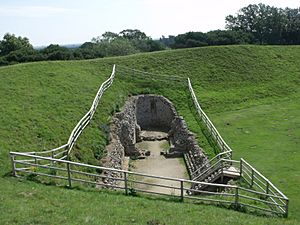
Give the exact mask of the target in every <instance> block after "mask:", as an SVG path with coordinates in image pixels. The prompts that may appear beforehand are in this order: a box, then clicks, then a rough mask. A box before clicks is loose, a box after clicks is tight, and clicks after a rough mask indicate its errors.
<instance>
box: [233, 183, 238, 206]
mask: <svg viewBox="0 0 300 225" xmlns="http://www.w3.org/2000/svg"><path fill="white" fill-rule="evenodd" d="M234 204H235V207H236V208H237V207H238V204H239V187H238V186H236V187H235V199H234Z"/></svg>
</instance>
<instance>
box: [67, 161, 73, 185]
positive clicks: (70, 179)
mask: <svg viewBox="0 0 300 225" xmlns="http://www.w3.org/2000/svg"><path fill="white" fill-rule="evenodd" d="M67 171H68V182H69V187H70V188H71V187H72V178H71V171H70V164H69V163H67Z"/></svg>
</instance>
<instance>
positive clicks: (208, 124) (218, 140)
mask: <svg viewBox="0 0 300 225" xmlns="http://www.w3.org/2000/svg"><path fill="white" fill-rule="evenodd" d="M188 88H189V91H190V93H191V97H192V99H193V102H194V105H195V107H196V110H197V113H198V115H199V117H200V119H201V120H202V122H203V123H204V124H205V126H206V128H207V130H208V132H210V134H211V137H212V138H213V139H214V141H215V142H216V143H217V145H218V146H219V148H220V149H221V153H224V152H226V154H224V155H222V156H223V157H226V158H230V159H231V158H232V149H231V148H230V147H229V146H228V145H227V143H226V142H225V141H224V139H223V138H222V136H221V135H220V134H219V132H218V130H217V129H216V127H215V126H214V125H213V123H212V122H211V120H210V119H209V118H208V116H207V115H206V113H205V112H204V111H203V110H202V108H201V106H200V104H199V102H198V100H197V97H196V95H195V92H194V89H193V87H192V83H191V80H190V78H188Z"/></svg>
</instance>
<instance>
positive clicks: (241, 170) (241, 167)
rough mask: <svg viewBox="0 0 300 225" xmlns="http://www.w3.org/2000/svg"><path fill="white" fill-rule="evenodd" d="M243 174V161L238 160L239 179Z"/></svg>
mask: <svg viewBox="0 0 300 225" xmlns="http://www.w3.org/2000/svg"><path fill="white" fill-rule="evenodd" d="M242 174H243V159H242V158H241V159H240V177H242Z"/></svg>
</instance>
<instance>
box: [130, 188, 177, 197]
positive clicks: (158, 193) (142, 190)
mask: <svg viewBox="0 0 300 225" xmlns="http://www.w3.org/2000/svg"><path fill="white" fill-rule="evenodd" d="M134 190H135V191H137V192H144V193H148V194H156V195H165V196H173V197H180V196H178V195H172V194H167V193H162V192H155V191H149V190H144V189H139V188H135V189H134Z"/></svg>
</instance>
